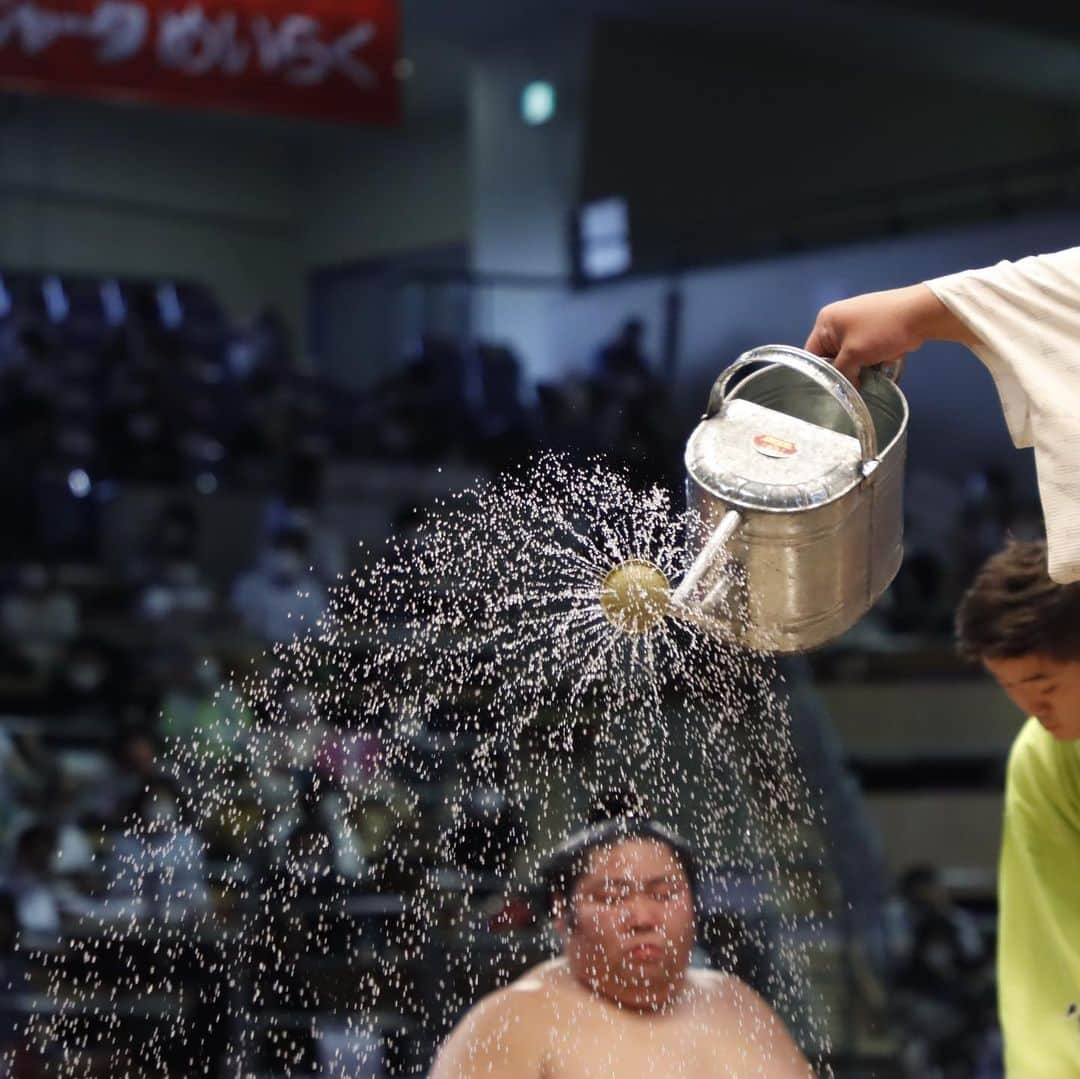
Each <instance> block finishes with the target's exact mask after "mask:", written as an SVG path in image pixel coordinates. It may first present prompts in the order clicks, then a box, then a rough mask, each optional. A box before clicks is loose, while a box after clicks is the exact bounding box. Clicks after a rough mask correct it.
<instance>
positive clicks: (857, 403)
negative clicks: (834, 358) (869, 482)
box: [703, 345, 878, 465]
mask: <svg viewBox="0 0 1080 1079" xmlns="http://www.w3.org/2000/svg"><path fill="white" fill-rule="evenodd" d="M755 363H778V364H781V365H782V366H784V367H790V368H791V369H792V370H794V371H798V372H800V374H803V375H805V376H806V377H807V378H808V379H810V380H811V381H812V382H816V383H817V384H818V385H819V386H820V387H821V388H822V389H823V390H825V392H826V393H828V394H829V396H830V397H832V398H833V400H834V401H836V403H837V404H838V405H839V406H840V407H841V408H842V409H843V410H844V411H845V412H846V413H847V414H848V417H849V418H850V420H851V422H852V424H853V425H854V427H855V437H856V438H857V439H858V440H859V447H860V449H861V451H862V461H863V464H864V465H865V464H866V463H867V462H869V461H873V460H874V459H875V458H876V457H877V449H878V447H877V434H876V432H875V431H874V422H873V420H872V419H871V418H870V410H869V409H868V408H867V407H866V402H865V401H864V400H863V399H862V395H861V394H860V393H859V391H858V390H857V389H856V388H855V387H854V386H853V385H852V384H851V383H850V382H849V381H848V380H847V379H846V378H845V377H844V376H843V375H842V374H840V372H839V371H837V369H836V368H835V367H834V366H833V365H832V364H831V363H829V361H828V360H823V359H822V358H821V357H820V356H815V355H814V354H813V353H812V352H807V351H805V350H804V349H801V348H795V347H794V346H793V345H762V346H761V347H760V348H752V349H750V351H749V352H744V353H743V354H742V355H741V356H740V357H739V358H738V359H737V360H736V361H735V362H734V363H733V364H731V366H730V367H728V368H727V369H726V370H725V371H723V372H722V373H721V375H720V377H719V378H718V379H717V380H716V382H715V383H714V384H713V388H712V392H711V393H710V394H709V407H708V408H707V410H706V412H705V416H704V417H703V418H704V419H709V418H710V417H712V416H715V415H716V413H717V412H719V411H720V409H721V408H722V407H723V405H724V403H725V402H726V401H727V400H728V386H729V385H730V383H731V380H732V378H733V377H734V376H735V375H736V374H737V373H738V372H739V371H741V370H743V369H744V368H746V367H749V366H751V365H752V364H755ZM737 390H738V387H736V392H737Z"/></svg>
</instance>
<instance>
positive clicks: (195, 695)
mask: <svg viewBox="0 0 1080 1079" xmlns="http://www.w3.org/2000/svg"><path fill="white" fill-rule="evenodd" d="M251 727H252V717H251V712H250V711H249V709H248V707H247V705H246V703H245V702H244V700H243V698H242V697H241V696H240V694H238V693H237V692H236V691H235V689H234V688H233V687H232V686H228V685H226V686H223V685H222V684H221V666H220V664H219V663H218V661H217V659H216V658H215V657H214V656H199V655H193V654H191V653H190V652H187V651H185V652H183V653H181V655H180V656H179V657H178V658H177V660H176V662H175V663H174V664H173V668H172V671H171V674H170V676H169V678H168V681H167V683H166V686H165V687H164V692H163V693H162V697H161V712H160V716H159V719H158V731H159V733H160V734H161V736H162V737H163V738H165V739H169V740H171V741H175V742H176V744H177V748H178V749H179V750H180V752H187V753H191V754H193V755H195V757H196V758H197V759H198V761H199V762H201V763H202V764H209V763H210V762H211V761H214V760H222V759H228V758H231V757H232V756H233V755H234V754H235V753H236V752H237V751H238V750H239V749H240V748H241V747H242V745H243V744H244V740H245V739H246V737H247V735H248V733H249V732H250V730H251Z"/></svg>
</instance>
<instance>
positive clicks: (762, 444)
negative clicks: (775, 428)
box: [754, 435, 799, 457]
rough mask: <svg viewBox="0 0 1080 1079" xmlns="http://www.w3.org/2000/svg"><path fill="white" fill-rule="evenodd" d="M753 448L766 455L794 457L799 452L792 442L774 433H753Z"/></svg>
mask: <svg viewBox="0 0 1080 1079" xmlns="http://www.w3.org/2000/svg"><path fill="white" fill-rule="evenodd" d="M754 449H755V450H757V451H758V453H761V454H764V455H765V456H766V457H794V456H795V454H797V453H798V452H799V448H798V447H797V446H796V445H795V443H794V442H788V440H787V439H786V438H778V437H777V436H776V435H754Z"/></svg>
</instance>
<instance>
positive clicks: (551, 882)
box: [540, 817, 698, 916]
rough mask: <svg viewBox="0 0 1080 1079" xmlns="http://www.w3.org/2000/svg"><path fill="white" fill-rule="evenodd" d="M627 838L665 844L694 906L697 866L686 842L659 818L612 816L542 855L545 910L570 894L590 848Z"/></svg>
mask: <svg viewBox="0 0 1080 1079" xmlns="http://www.w3.org/2000/svg"><path fill="white" fill-rule="evenodd" d="M628 839H652V840H655V841H656V842H657V843H662V844H663V845H664V846H665V847H667V848H668V849H669V850H670V851H671V853H672V854H674V855H675V858H676V859H677V860H678V862H679V865H680V866H681V867H682V871H683V872H684V873H685V874H686V880H687V883H688V884H689V885H690V895H691V896H692V897H693V900H694V905H695V907H696V906H697V902H698V866H697V858H696V857H695V855H694V851H693V849H692V848H691V846H690V844H689V843H687V841H686V840H685V839H683V838H682V836H680V835H678V834H677V833H675V832H673V831H672V830H671V829H670V828H668V827H666V826H665V825H663V824H660V823H659V821H654V820H649V819H647V818H644V817H613V818H611V819H610V820H605V821H600V822H598V823H596V824H592V825H590V826H589V827H588V828H583V829H582V830H581V831H579V832H575V833H574V834H573V835H571V836H569V837H568V838H567V839H565V840H564V841H563V842H562V843H560V844H559V846H558V847H556V848H555V850H553V851H552V852H551V854H549V855H548V856H547V858H545V859H544V861H543V863H542V864H541V867H540V876H541V880H542V882H543V887H544V906H545V909H546V911H547V914H548V915H549V916H550V915H551V914H552V913H553V912H554V909H555V902H556V900H558V899H565V898H569V897H571V896H573V894H574V889H575V888H576V887H577V883H578V881H579V880H580V879H581V877H582V876H583V875H584V873H585V870H586V868H587V866H588V864H589V856H590V855H591V854H592V852H593V851H594V850H599V849H600V848H602V847H613V846H615V845H616V844H618V843H622V842H625V841H626V840H628Z"/></svg>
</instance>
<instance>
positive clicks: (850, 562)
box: [671, 345, 908, 652]
mask: <svg viewBox="0 0 1080 1079" xmlns="http://www.w3.org/2000/svg"><path fill="white" fill-rule="evenodd" d="M760 364H765V365H767V366H765V367H764V368H763V369H761V370H758V371H755V372H754V373H752V374H750V375H748V376H747V377H745V378H743V379H742V380H741V381H740V382H739V383H738V384H737V385H736V386H735V387H734V388H731V387H732V381H733V379H734V378H735V376H736V375H738V374H740V373H742V372H745V371H746V369H747V368H750V367H752V366H754V365H760ZM907 426H908V407H907V402H906V401H905V399H904V395H903V394H902V393H901V392H900V390H899V388H898V387H897V385H896V382H895V376H890V375H886V374H884V373H881V372H880V371H878V370H869V371H865V372H864V373H863V375H862V387H861V391H860V389H857V388H856V387H855V386H854V385H852V383H851V382H849V381H848V380H847V379H846V378H845V377H844V376H843V375H842V374H840V372H839V371H837V370H836V368H835V367H833V365H832V364H831V363H829V362H828V361H827V360H823V359H821V358H819V357H818V356H814V355H811V354H810V353H809V352H805V351H803V350H802V349H799V348H793V347H791V346H788V345H765V346H763V347H761V348H755V349H751V350H750V351H749V352H746V353H744V354H743V355H742V356H740V357H739V358H738V359H737V360H736V361H735V362H734V363H733V364H731V366H730V367H728V368H727V370H725V371H724V373H723V374H722V375H721V376H720V377H719V378H718V379H717V380H716V383H715V385H714V386H713V389H712V393H711V394H710V396H709V406H708V410H707V411H706V413H705V415H704V416H703V417H702V420H701V422H700V423H699V424H698V426H697V427H696V428H695V429H694V431H693V433H692V434H691V436H690V439H689V441H688V442H687V445H686V457H685V463H686V474H687V500H688V503H689V506H690V508H691V509H692V510H693V511H695V514H696V516H697V518H698V519H699V524H700V528H698V529H697V530H696V535H695V536H694V537H693V538H692V540H691V550H692V552H693V553H694V554H695V560H694V562H693V563H692V565H691V567H690V570H689V571H688V572H687V574H686V577H685V578H684V579H683V581H682V582H681V583H680V585H679V587H678V588H677V589H676V590H675V592H674V594H673V595H672V597H671V602H672V606H673V607H674V608H676V611H673V613H676V612H677V609H678V608H680V607H681V608H682V609H683V610H684V611H685V612H686V613H687V615H688V616H691V617H693V616H697V617H702V616H703V617H704V618H706V619H708V620H709V621H710V622H712V623H713V624H715V625H717V628H718V629H719V630H720V631H721V632H722V633H723V635H724V636H726V637H729V638H730V639H732V640H734V641H736V642H738V643H739V644H742V645H745V646H746V647H749V648H755V649H759V650H762V651H769V652H800V651H805V650H807V649H810V648H815V647H817V646H818V645H821V644H824V643H825V642H826V641H829V640H832V639H833V638H835V637H837V636H839V635H840V634H841V633H843V632H844V631H845V630H847V629H849V628H850V627H851V626H852V625H854V624H855V622H857V621H858V620H859V618H861V617H862V616H863V615H864V614H865V613H866V612H867V611H868V610H869V609H870V607H871V606H872V605H873V604H874V602H875V601H876V600H877V599H878V597H879V596H880V595H881V594H882V592H884V591H885V589H886V588H887V587H888V585H889V582H890V581H892V579H893V577H894V576H895V575H896V571H897V570H898V569H899V568H900V561H901V558H902V555H903V507H902V501H903V470H904V456H905V451H906V448H907Z"/></svg>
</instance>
